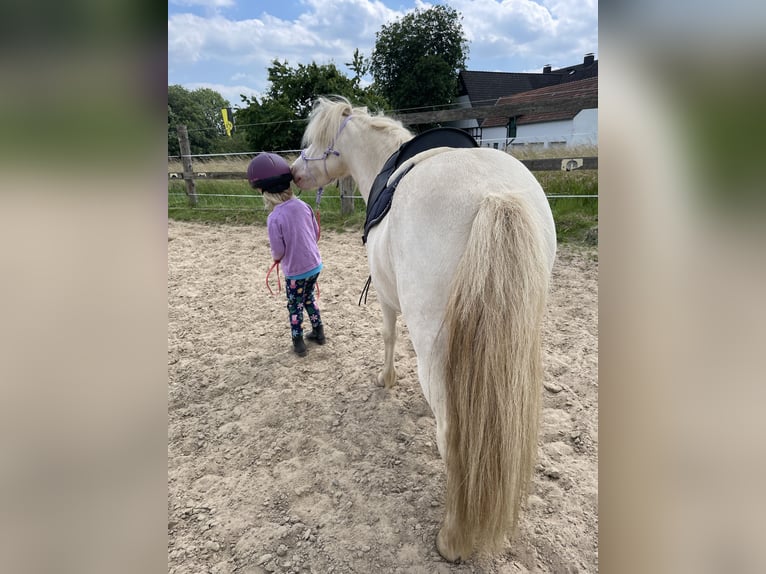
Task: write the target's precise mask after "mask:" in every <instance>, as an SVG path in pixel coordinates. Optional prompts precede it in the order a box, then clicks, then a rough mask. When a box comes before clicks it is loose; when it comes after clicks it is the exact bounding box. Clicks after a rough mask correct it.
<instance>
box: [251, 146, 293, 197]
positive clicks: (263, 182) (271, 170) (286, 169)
mask: <svg viewBox="0 0 766 574" xmlns="http://www.w3.org/2000/svg"><path fill="white" fill-rule="evenodd" d="M292 179H293V175H292V173H290V165H289V164H288V163H287V162H286V161H285V160H284V159H283V158H281V157H280V156H278V155H277V154H275V153H266V152H264V153H259V154H258V155H257V156H255V157H254V158H253V159H252V160H251V161H250V165H248V166H247V180H248V181H249V182H250V187H252V188H253V189H258V188H261V189H262V190H263V191H264V192H267V193H282V192H283V191H286V190H287V189H288V188H289V187H290V181H291V180H292Z"/></svg>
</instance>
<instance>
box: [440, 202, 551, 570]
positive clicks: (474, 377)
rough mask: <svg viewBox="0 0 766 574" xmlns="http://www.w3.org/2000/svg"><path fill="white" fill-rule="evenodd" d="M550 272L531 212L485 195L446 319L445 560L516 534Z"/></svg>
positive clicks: (535, 415)
mask: <svg viewBox="0 0 766 574" xmlns="http://www.w3.org/2000/svg"><path fill="white" fill-rule="evenodd" d="M548 275H549V273H548V267H547V263H546V259H545V256H544V250H543V238H542V233H541V230H540V226H539V224H538V223H537V220H536V219H535V218H534V215H533V213H532V210H531V209H530V206H528V205H526V203H525V202H524V201H523V199H520V198H503V197H498V196H489V197H487V198H485V199H484V200H483V201H482V203H481V205H480V207H479V210H478V213H477V215H476V218H475V220H474V222H473V225H472V228H471V232H470V237H469V240H468V245H467V247H466V250H465V253H464V255H463V256H462V259H461V260H460V263H459V265H458V268H457V270H456V276H455V280H454V283H453V288H452V293H451V295H450V300H449V305H448V308H447V314H446V319H445V326H446V329H447V334H448V356H447V361H446V402H447V441H446V442H447V449H446V450H447V453H446V467H447V499H446V509H445V510H446V516H445V525H444V526H445V528H444V530H443V531H442V533H441V534H440V541H439V542H440V546H442V548H440V550H442V551H443V552H442V553H443V554H448V555H449V556H446V555H445V557H446V558H451V559H457V558H458V557H462V558H467V557H468V556H469V555H470V554H471V553H472V552H473V551H490V552H491V551H497V550H500V549H501V548H502V547H503V545H504V543H505V537H506V535H512V534H513V532H514V530H515V527H516V521H517V518H518V515H519V509H520V507H521V504H522V502H523V499H524V496H525V494H526V491H527V488H528V485H529V482H530V479H531V475H532V469H533V467H534V463H535V459H536V455H537V435H538V422H539V411H540V394H541V383H542V365H541V361H542V359H541V348H540V337H541V323H542V317H543V312H544V307H545V299H546V295H547V290H548ZM444 551H446V552H444Z"/></svg>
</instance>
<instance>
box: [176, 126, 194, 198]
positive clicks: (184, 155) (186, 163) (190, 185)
mask: <svg viewBox="0 0 766 574" xmlns="http://www.w3.org/2000/svg"><path fill="white" fill-rule="evenodd" d="M178 145H179V146H180V148H181V165H183V170H184V181H185V182H186V195H187V196H188V197H189V205H191V206H192V207H193V206H195V205H197V186H196V184H195V183H194V173H192V160H191V147H190V146H189V132H188V131H187V129H186V126H178Z"/></svg>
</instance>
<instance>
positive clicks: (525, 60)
mask: <svg viewBox="0 0 766 574" xmlns="http://www.w3.org/2000/svg"><path fill="white" fill-rule="evenodd" d="M436 4H448V5H449V6H451V7H452V8H454V9H456V10H457V11H458V12H460V13H461V14H462V16H463V20H462V25H463V31H464V32H465V35H466V37H467V39H468V43H469V53H468V59H467V62H466V68H467V69H468V70H475V71H500V72H541V71H542V68H543V66H545V65H546V64H550V65H551V66H553V68H554V69H556V68H562V67H565V66H571V65H574V64H579V63H582V60H583V56H584V55H585V54H587V53H589V52H592V53H594V54H596V57H597V58H598V3H597V0H450V1H449V2H422V1H421V0H415V1H414V2H413V1H402V0H295V1H287V0H286V1H281V2H280V1H271V0H270V1H265V2H262V1H251V0H169V1H168V84H169V85H172V84H180V85H182V86H184V87H185V88H187V89H189V90H194V89H196V88H201V87H202V88H211V89H213V90H215V91H217V92H218V93H220V94H221V95H222V96H223V97H224V98H225V99H227V100H228V101H229V103H230V104H231V105H233V106H234V107H237V106H239V104H241V98H240V94H244V95H246V96H248V97H250V96H258V97H260V96H261V95H263V94H264V93H265V92H266V91H267V90H268V87H269V83H268V72H267V68H268V67H269V66H270V65H271V62H272V61H273V60H274V59H279V60H280V61H285V60H287V63H288V64H289V65H290V66H293V67H296V66H297V65H298V64H310V63H311V62H316V63H317V64H319V65H323V64H329V63H334V64H335V66H336V67H337V68H338V69H339V70H340V71H341V72H343V73H346V74H348V75H351V71H350V70H349V69H348V68H347V67H346V66H345V63H346V62H350V61H351V59H352V56H353V54H354V50H355V49H356V48H358V49H359V51H360V52H361V53H362V54H363V55H364V56H366V57H369V56H370V55H371V53H372V50H373V48H374V46H375V33H376V32H378V31H380V29H381V27H382V26H383V25H384V24H388V23H391V22H393V21H395V20H397V19H400V18H402V17H403V16H404V15H405V14H407V13H408V12H411V11H413V10H415V9H417V8H420V9H427V8H429V7H431V6H433V5H436ZM366 80H367V81H368V82H369V81H370V80H371V78H367V79H366Z"/></svg>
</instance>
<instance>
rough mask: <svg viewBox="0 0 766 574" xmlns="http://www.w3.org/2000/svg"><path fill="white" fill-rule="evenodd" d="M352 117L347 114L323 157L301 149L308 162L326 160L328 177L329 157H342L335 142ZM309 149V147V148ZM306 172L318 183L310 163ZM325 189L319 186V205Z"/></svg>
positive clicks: (325, 165) (302, 155) (303, 157)
mask: <svg viewBox="0 0 766 574" xmlns="http://www.w3.org/2000/svg"><path fill="white" fill-rule="evenodd" d="M351 117H352V116H350V115H349V116H346V119H345V120H343V122H342V123H341V124H340V127H339V128H338V133H337V134H335V137H334V138H333V139H332V141H331V142H330V145H329V146H327V149H326V150H325V152H324V153H323V154H322V155H321V157H308V156H307V155H306V150H305V149H302V150H301V159H302V160H303V161H304V162H305V163H306V164H308V162H310V161H322V162H324V164H323V165H324V173H325V175H326V176H327V177H330V174H329V173H327V158H328V157H329V156H331V155H334V156H338V157H340V152H339V151H337V150H336V149H335V142H336V141H337V140H338V138H339V137H340V134H341V132H342V131H343V128H345V127H346V124H347V123H348V120H350V119H351ZM307 149H308V148H307ZM306 172H307V173H308V174H309V176H310V177H311V179H312V180H314V183H317V180H316V178H315V177H314V175H313V174H312V173H311V170H310V169H309V167H308V165H306ZM323 191H324V188H323V187H320V186H317V200H316V203H317V205H319V202H320V201H321V200H322V192H323Z"/></svg>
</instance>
